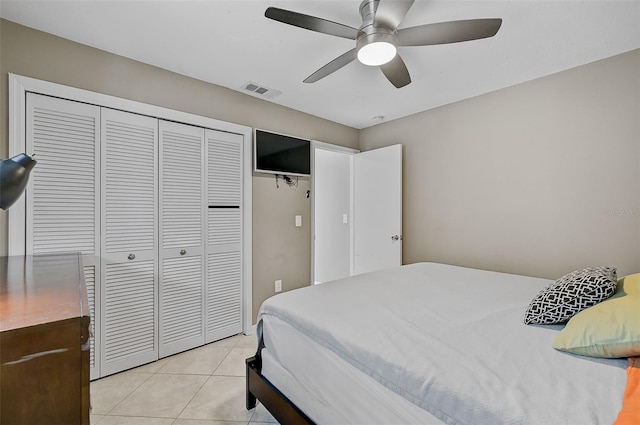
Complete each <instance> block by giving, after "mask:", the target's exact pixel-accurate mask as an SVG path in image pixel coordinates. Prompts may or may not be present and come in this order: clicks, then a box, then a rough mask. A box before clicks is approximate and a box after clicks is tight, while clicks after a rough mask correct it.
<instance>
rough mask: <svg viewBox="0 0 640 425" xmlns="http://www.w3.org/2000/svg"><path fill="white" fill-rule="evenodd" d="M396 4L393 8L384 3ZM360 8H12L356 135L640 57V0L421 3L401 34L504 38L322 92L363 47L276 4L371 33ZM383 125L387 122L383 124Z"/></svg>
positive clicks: (345, 0)
mask: <svg viewBox="0 0 640 425" xmlns="http://www.w3.org/2000/svg"><path fill="white" fill-rule="evenodd" d="M382 1H385V0H382ZM359 4H360V0H355V1H354V0H341V1H331V0H323V1H246V0H234V1H219V0H216V1H211V0H209V1H186V0H183V1H139V0H135V1H134V0H128V1H104V0H101V1H97V0H93V1H89V0H85V1H78V0H75V1H56V0H48V1H29V0H19V1H11V0H1V1H0V16H2V17H3V18H5V19H8V20H10V21H13V22H17V23H19V24H22V25H26V26H29V27H32V28H36V29H39V30H42V31H46V32H48V33H52V34H55V35H58V36H60V37H64V38H67V39H70V40H73V41H76V42H79V43H83V44H86V45H89V46H93V47H96V48H98V49H102V50H106V51H109V52H112V53H115V54H118V55H121V56H125V57H128V58H132V59H135V60H138V61H140V62H144V63H147V64H151V65H155V66H158V67H160V68H164V69H167V70H170V71H173V72H176V73H179V74H183V75H186V76H189V77H193V78H197V79H199V80H203V81H207V82H210V83H213V84H217V85H220V86H224V87H228V88H230V89H232V90H237V91H240V92H243V93H249V95H253V96H257V97H261V96H259V95H256V94H253V93H250V92H248V91H246V90H245V89H244V87H245V85H246V83H248V82H254V83H257V84H258V85H261V86H263V87H266V88H269V89H272V90H276V91H279V92H282V93H281V94H279V95H278V96H276V97H274V98H273V99H268V101H270V102H273V103H277V104H280V105H284V106H287V107H290V108H293V109H297V110H300V111H303V112H306V113H309V114H312V115H315V116H318V117H322V118H326V119H328V120H331V121H335V122H338V123H341V124H345V125H347V126H350V127H354V128H358V129H361V128H366V127H369V126H372V125H375V124H378V123H380V122H383V121H384V122H386V121H389V120H393V119H396V118H400V117H403V116H407V115H411V114H414V113H417V112H421V111H424V110H428V109H432V108H435V107H438V106H442V105H445V104H449V103H452V102H456V101H459V100H463V99H467V98H470V97H473V96H477V95H480V94H484V93H488V92H491V91H495V90H498V89H501V88H504V87H508V86H512V85H514V84H518V83H522V82H525V81H529V80H532V79H535V78H539V77H542V76H545V75H549V74H552V73H556V72H559V71H562V70H565V69H569V68H573V67H576V66H579V65H583V64H585V63H589V62H593V61H595V60H599V59H603V58H606V57H610V56H613V55H616V54H620V53H624V52H627V51H630V50H634V49H638V48H640V0H631V1H612V0H609V1H594V0H589V1H578V0H571V1H550V0H547V1H523V0H502V1H483V0H475V1H455V0H448V1H430V0H429V1H426V0H418V1H416V2H415V4H414V5H413V7H412V8H411V10H409V13H408V14H407V16H406V17H405V19H404V20H403V21H402V23H401V25H400V27H409V26H414V25H421V24H425V23H431V22H441V21H448V20H462V19H474V18H502V19H503V24H502V27H501V28H500V31H499V32H498V34H497V35H496V36H495V37H493V38H489V39H484V40H475V41H469V42H464V43H457V44H449V45H439V46H428V47H400V48H399V52H400V53H401V55H402V57H403V59H404V61H405V63H406V65H407V68H408V69H409V72H410V74H411V79H412V83H411V84H409V85H408V86H406V87H403V88H401V89H396V88H395V87H394V86H393V85H391V84H390V83H389V82H388V81H387V80H386V78H385V77H384V75H383V74H382V72H381V71H380V70H379V69H378V68H377V67H368V66H366V65H363V64H361V63H359V62H357V61H355V62H353V63H351V64H349V65H347V66H345V67H344V68H342V69H340V70H338V71H337V72H335V73H333V74H331V75H330V76H328V77H326V78H324V79H322V80H320V81H318V82H316V83H313V84H306V83H303V82H302V80H304V79H305V78H306V77H308V76H309V75H310V74H312V73H313V72H315V71H316V70H317V69H318V68H320V67H321V66H323V65H324V64H326V63H327V62H329V61H331V60H333V59H334V58H336V57H337V56H339V55H341V54H342V53H344V52H346V51H348V50H350V49H351V48H353V47H354V46H355V42H353V41H351V40H347V39H342V38H338V37H332V36H329V35H325V34H320V33H316V32H312V31H307V30H303V29H300V28H296V27H293V26H290V25H285V24H282V23H279V22H275V21H272V20H270V19H267V18H265V17H264V11H265V9H266V8H267V7H268V6H276V7H280V8H283V9H289V10H294V11H297V12H300V13H304V14H307V15H314V16H318V17H322V18H325V19H328V20H332V21H336V22H340V23H343V24H346V25H349V26H353V27H359V26H360V15H359V12H358V8H359ZM380 117H383V118H380Z"/></svg>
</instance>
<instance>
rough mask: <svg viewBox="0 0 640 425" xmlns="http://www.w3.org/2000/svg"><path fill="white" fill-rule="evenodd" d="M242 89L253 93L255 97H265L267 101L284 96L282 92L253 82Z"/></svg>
mask: <svg viewBox="0 0 640 425" xmlns="http://www.w3.org/2000/svg"><path fill="white" fill-rule="evenodd" d="M242 88H243V89H244V90H246V91H249V92H251V93H252V94H253V95H256V96H260V97H264V98H267V99H273V98H274V97H276V96H279V95H281V94H282V92H281V91H278V90H274V89H270V88H267V87H264V86H261V85H260V84H258V83H254V82H252V81H249V82H248V83H246V84H245V85H244V86H242Z"/></svg>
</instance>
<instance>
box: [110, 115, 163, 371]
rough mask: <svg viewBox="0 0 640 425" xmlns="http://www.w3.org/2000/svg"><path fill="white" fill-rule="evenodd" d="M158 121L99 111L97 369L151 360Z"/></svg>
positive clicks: (154, 348) (154, 340)
mask: <svg viewBox="0 0 640 425" xmlns="http://www.w3.org/2000/svg"><path fill="white" fill-rule="evenodd" d="M157 141H158V120H157V119H155V118H150V117H146V116H142V115H136V114H132V113H126V112H121V111H116V110H112V109H106V108H105V109H103V110H102V162H103V170H104V171H103V177H102V196H103V205H104V208H103V211H104V212H103V217H102V234H103V238H102V255H103V267H104V278H103V279H104V280H103V286H102V292H103V293H102V299H103V309H102V310H103V321H102V323H103V327H102V348H103V349H102V353H101V354H102V358H103V359H102V374H103V376H104V375H109V374H112V373H115V372H119V371H121V370H124V369H129V368H131V367H134V366H138V365H141V364H144V363H148V362H150V361H154V360H156V359H157V358H158V348H157V340H158V335H157V332H158V330H157V326H156V321H157V308H156V303H157V255H158V254H157V253H158V251H157V234H158V231H157V227H158V225H157V210H158V207H157V205H158V198H157V197H158V195H157V180H158V168H157V150H158V148H157V146H158V143H157Z"/></svg>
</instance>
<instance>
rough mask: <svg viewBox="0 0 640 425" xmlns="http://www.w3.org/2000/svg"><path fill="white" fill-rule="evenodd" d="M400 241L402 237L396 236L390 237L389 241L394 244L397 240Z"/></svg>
mask: <svg viewBox="0 0 640 425" xmlns="http://www.w3.org/2000/svg"><path fill="white" fill-rule="evenodd" d="M401 239H402V236H398V235H393V236H391V240H392V241H394V242H395V241H398V240H401Z"/></svg>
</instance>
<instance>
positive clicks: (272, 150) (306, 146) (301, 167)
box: [253, 130, 311, 176]
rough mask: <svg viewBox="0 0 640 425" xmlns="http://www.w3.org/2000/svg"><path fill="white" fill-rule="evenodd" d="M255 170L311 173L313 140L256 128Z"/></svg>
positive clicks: (260, 171) (293, 173)
mask: <svg viewBox="0 0 640 425" xmlns="http://www.w3.org/2000/svg"><path fill="white" fill-rule="evenodd" d="M253 140H254V150H253V159H254V171H256V172H258V173H271V174H284V175H292V176H308V175H310V174H311V142H310V141H309V140H305V139H298V138H297V137H291V136H285V135H283V134H277V133H270V132H268V131H263V130H256V132H255V135H254V138H253Z"/></svg>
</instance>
